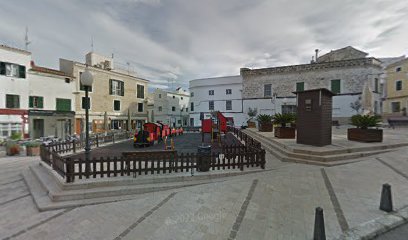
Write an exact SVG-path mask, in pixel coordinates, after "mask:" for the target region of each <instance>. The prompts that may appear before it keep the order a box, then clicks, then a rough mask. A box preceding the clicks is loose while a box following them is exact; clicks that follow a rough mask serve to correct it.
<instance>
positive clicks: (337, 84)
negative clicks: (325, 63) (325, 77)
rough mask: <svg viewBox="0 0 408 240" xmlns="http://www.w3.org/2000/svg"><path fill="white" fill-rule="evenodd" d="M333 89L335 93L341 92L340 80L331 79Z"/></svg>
mask: <svg viewBox="0 0 408 240" xmlns="http://www.w3.org/2000/svg"><path fill="white" fill-rule="evenodd" d="M331 91H332V92H333V93H340V80H339V79H336V80H331Z"/></svg>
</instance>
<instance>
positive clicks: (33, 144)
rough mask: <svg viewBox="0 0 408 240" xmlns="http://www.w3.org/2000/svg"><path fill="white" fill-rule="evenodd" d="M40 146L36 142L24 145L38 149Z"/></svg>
mask: <svg viewBox="0 0 408 240" xmlns="http://www.w3.org/2000/svg"><path fill="white" fill-rule="evenodd" d="M40 145H41V143H40V142H37V141H30V142H27V143H26V144H25V146H26V147H39V146H40Z"/></svg>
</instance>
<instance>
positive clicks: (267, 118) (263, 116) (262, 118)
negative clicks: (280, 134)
mask: <svg viewBox="0 0 408 240" xmlns="http://www.w3.org/2000/svg"><path fill="white" fill-rule="evenodd" d="M256 120H257V121H258V122H262V123H264V122H272V116H271V115H268V114H259V115H258V116H257V117H256Z"/></svg>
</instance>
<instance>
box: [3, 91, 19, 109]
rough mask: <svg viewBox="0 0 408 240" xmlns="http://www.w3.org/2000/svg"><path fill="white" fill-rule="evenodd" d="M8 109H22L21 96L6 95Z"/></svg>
mask: <svg viewBox="0 0 408 240" xmlns="http://www.w3.org/2000/svg"><path fill="white" fill-rule="evenodd" d="M6 108H20V96H19V95H11V94H6Z"/></svg>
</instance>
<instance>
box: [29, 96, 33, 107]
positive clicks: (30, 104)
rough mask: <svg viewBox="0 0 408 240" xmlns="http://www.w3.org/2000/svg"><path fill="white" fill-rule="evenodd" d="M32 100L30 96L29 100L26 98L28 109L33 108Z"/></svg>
mask: <svg viewBox="0 0 408 240" xmlns="http://www.w3.org/2000/svg"><path fill="white" fill-rule="evenodd" d="M33 100H34V99H33V97H32V96H30V97H29V98H28V107H30V108H32V107H33V102H34V101H33Z"/></svg>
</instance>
